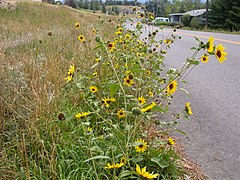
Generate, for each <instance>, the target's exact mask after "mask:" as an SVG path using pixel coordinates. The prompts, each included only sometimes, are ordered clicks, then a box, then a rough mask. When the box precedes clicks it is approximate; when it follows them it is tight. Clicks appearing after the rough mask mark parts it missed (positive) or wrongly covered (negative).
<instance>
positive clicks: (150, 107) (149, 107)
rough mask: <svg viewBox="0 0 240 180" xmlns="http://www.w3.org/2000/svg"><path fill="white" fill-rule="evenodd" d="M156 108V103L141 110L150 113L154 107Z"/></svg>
mask: <svg viewBox="0 0 240 180" xmlns="http://www.w3.org/2000/svg"><path fill="white" fill-rule="evenodd" d="M155 106H156V103H155V102H152V104H150V105H148V106H147V107H145V108H142V109H141V112H149V111H151V109H152V108H153V107H155Z"/></svg>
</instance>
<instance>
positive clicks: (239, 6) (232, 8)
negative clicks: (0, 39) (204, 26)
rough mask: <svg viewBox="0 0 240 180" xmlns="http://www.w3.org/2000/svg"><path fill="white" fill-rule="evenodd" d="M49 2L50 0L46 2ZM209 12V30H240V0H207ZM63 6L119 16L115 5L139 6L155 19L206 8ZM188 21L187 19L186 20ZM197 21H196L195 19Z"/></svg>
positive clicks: (157, 1)
mask: <svg viewBox="0 0 240 180" xmlns="http://www.w3.org/2000/svg"><path fill="white" fill-rule="evenodd" d="M46 1H50V0H46ZM207 2H209V12H208V16H207V17H206V18H207V20H208V21H207V22H208V25H209V27H210V28H213V29H223V30H230V31H239V30H240V0H207ZM65 4H67V5H70V6H72V7H79V8H82V9H91V10H93V11H95V10H101V11H102V12H103V13H106V11H108V10H107V8H106V6H112V9H111V11H108V12H111V13H113V14H119V13H120V10H119V8H118V7H117V6H115V5H127V6H140V7H142V9H145V10H146V11H148V12H152V13H153V14H154V15H155V17H159V16H160V17H169V14H172V13H185V12H187V11H191V10H194V9H204V8H206V3H205V2H204V3H203V2H202V1H201V0H148V1H146V2H145V4H142V3H141V2H138V1H137V0H136V1H135V0H131V1H128V0H122V1H121V0H106V1H102V0H76V1H75V0H65ZM186 21H189V17H187V20H186ZM196 21H197V19H196Z"/></svg>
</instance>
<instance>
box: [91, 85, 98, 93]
mask: <svg viewBox="0 0 240 180" xmlns="http://www.w3.org/2000/svg"><path fill="white" fill-rule="evenodd" d="M90 91H91V92H92V93H96V92H97V91H98V88H97V87H96V86H90Z"/></svg>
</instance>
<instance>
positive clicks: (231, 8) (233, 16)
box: [209, 0, 240, 31]
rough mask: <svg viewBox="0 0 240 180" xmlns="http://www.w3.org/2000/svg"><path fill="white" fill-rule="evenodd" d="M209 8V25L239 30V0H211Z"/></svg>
mask: <svg viewBox="0 0 240 180" xmlns="http://www.w3.org/2000/svg"><path fill="white" fill-rule="evenodd" d="M210 9H211V11H210V12H209V23H210V27H212V28H215V29H217V28H219V29H224V30H230V31H239V30H240V1H238V0H232V1H228V0H212V1H211V4H210Z"/></svg>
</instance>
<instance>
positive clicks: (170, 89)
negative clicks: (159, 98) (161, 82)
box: [166, 80, 178, 95]
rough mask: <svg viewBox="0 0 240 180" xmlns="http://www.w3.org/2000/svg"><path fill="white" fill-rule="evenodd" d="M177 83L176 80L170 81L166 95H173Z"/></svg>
mask: <svg viewBox="0 0 240 180" xmlns="http://www.w3.org/2000/svg"><path fill="white" fill-rule="evenodd" d="M177 86H178V83H177V81H176V80H174V81H172V82H171V83H170V84H169V85H168V86H167V90H166V92H167V93H168V94H170V95H171V94H173V93H174V92H175V91H176V90H177Z"/></svg>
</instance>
